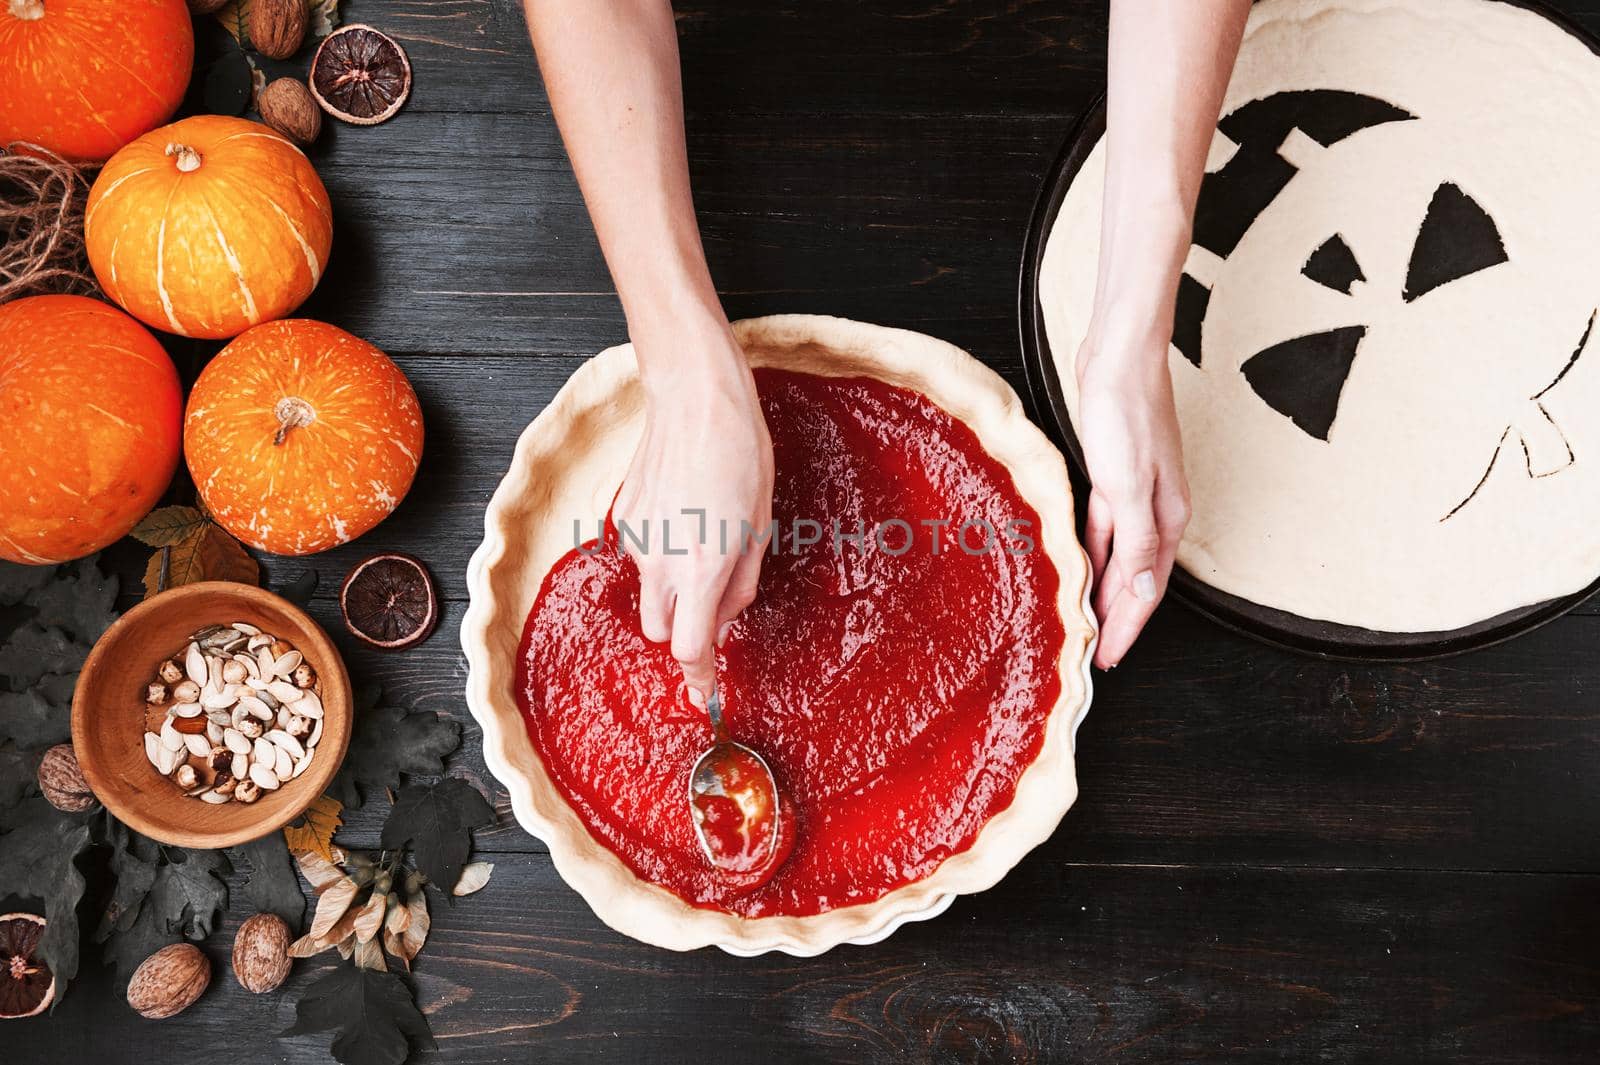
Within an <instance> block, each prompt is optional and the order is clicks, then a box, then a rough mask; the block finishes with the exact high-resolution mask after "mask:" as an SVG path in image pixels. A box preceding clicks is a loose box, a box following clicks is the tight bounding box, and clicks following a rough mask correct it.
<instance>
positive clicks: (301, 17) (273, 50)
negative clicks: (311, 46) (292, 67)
mask: <svg viewBox="0 0 1600 1065" xmlns="http://www.w3.org/2000/svg"><path fill="white" fill-rule="evenodd" d="M309 15H310V12H309V9H308V7H307V5H306V3H305V0H254V2H253V3H252V4H251V5H250V24H249V27H248V28H249V30H250V43H251V44H253V45H254V46H255V49H256V51H258V52H260V53H261V54H262V55H264V56H266V57H267V58H269V59H288V58H289V57H290V56H292V55H294V54H295V53H296V52H298V51H299V50H300V45H301V44H302V43H304V41H305V39H306V25H307V23H308V22H309V21H310V18H309Z"/></svg>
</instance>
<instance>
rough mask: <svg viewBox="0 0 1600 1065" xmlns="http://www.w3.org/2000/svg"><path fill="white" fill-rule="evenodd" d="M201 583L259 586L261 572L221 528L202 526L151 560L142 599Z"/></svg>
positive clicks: (206, 524)
mask: <svg viewBox="0 0 1600 1065" xmlns="http://www.w3.org/2000/svg"><path fill="white" fill-rule="evenodd" d="M163 555H165V565H164V566H163ZM163 569H165V579H164V580H163ZM200 581H233V582H235V583H237V584H260V583H261V570H260V568H259V567H258V566H257V565H256V560H255V559H253V558H251V557H250V554H249V552H247V551H245V549H244V547H243V546H242V545H241V544H240V543H239V541H237V540H235V539H234V538H233V537H232V536H229V535H228V534H227V532H225V531H224V530H223V529H222V527H221V526H219V525H215V524H212V523H211V522H205V523H203V524H202V525H200V526H199V527H198V528H197V529H195V531H193V532H191V533H190V534H189V535H188V536H186V537H184V538H183V539H182V540H179V541H178V542H177V543H174V544H171V545H169V546H167V547H163V548H161V549H160V550H159V551H157V552H156V553H155V554H154V555H152V556H151V557H150V561H149V563H148V564H147V565H146V566H145V570H144V593H145V594H144V597H145V598H146V599H149V598H150V597H152V596H154V595H158V594H159V593H161V592H163V591H166V590H167V589H170V588H177V587H180V586H181V585H185V584H196V583H198V582H200Z"/></svg>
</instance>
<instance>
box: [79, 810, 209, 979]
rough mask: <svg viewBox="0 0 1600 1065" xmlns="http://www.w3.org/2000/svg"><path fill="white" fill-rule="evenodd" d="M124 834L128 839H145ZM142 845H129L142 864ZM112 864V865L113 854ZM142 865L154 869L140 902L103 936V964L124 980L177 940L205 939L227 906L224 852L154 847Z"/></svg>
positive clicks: (114, 857) (114, 856) (131, 834)
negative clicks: (150, 856) (153, 852)
mask: <svg viewBox="0 0 1600 1065" xmlns="http://www.w3.org/2000/svg"><path fill="white" fill-rule="evenodd" d="M128 835H129V837H130V840H142V839H143V837H140V836H137V835H135V834H133V833H129V834H128ZM146 842H148V841H146ZM115 846H116V844H115V842H113V848H115ZM140 846H142V844H138V843H132V842H130V844H129V847H131V848H132V849H133V850H134V851H135V857H139V859H140V860H141V861H144V860H145V859H144V857H142V856H140V855H139V854H138V853H137V852H138V849H139V847H140ZM112 860H113V863H115V862H116V854H115V851H114V852H113V858H112ZM145 864H147V865H150V866H152V867H153V872H152V875H151V877H150V887H149V889H148V890H147V891H146V892H145V893H144V896H143V898H141V899H139V900H138V903H137V909H136V910H135V911H134V913H133V917H132V919H131V920H127V919H126V918H125V917H124V918H123V919H119V920H118V921H116V922H114V923H113V924H112V926H111V928H110V930H109V931H108V933H107V935H106V937H105V938H106V946H105V951H104V956H105V960H106V962H107V964H110V965H115V966H116V968H117V972H118V974H119V976H120V977H122V978H123V979H126V978H127V977H128V976H130V975H132V973H133V970H134V969H136V968H138V967H139V964H140V963H141V962H143V961H144V960H145V959H146V958H148V957H149V956H150V955H151V954H153V953H154V952H155V951H157V950H159V949H160V948H161V947H164V946H166V945H168V944H170V943H175V942H177V941H178V940H179V939H197V940H198V939H205V938H206V937H207V936H209V935H210V934H211V932H212V930H213V929H215V928H216V926H217V922H218V920H219V919H220V918H221V916H222V911H223V910H225V909H226V908H227V905H228V884H227V880H226V879H225V878H226V877H227V875H228V873H229V872H230V871H231V870H232V866H231V864H230V863H229V862H228V858H227V856H226V855H225V854H223V852H222V851H205V850H189V851H186V850H182V849H179V848H176V847H166V848H157V849H156V853H155V855H154V856H153V860H151V861H146V862H145ZM141 875H142V874H141Z"/></svg>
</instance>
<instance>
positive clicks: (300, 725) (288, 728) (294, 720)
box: [283, 714, 311, 740]
mask: <svg viewBox="0 0 1600 1065" xmlns="http://www.w3.org/2000/svg"><path fill="white" fill-rule="evenodd" d="M283 731H285V732H287V733H288V734H289V735H291V736H293V737H294V738H295V739H297V740H303V739H305V738H306V737H307V736H309V735H311V719H310V718H309V717H301V716H300V715H299V714H296V715H294V716H293V717H291V718H290V719H289V723H288V724H287V725H285V726H284V729H283Z"/></svg>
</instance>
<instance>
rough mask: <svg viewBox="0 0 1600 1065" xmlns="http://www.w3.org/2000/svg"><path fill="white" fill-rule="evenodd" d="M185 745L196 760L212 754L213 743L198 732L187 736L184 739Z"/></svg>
mask: <svg viewBox="0 0 1600 1065" xmlns="http://www.w3.org/2000/svg"><path fill="white" fill-rule="evenodd" d="M183 744H184V746H185V747H187V748H189V753H190V754H192V755H194V756H195V757H196V758H205V757H206V756H207V755H209V754H210V753H211V741H210V740H209V739H207V738H206V737H205V736H202V735H200V733H198V732H191V733H188V734H186V735H185V736H184V737H183Z"/></svg>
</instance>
